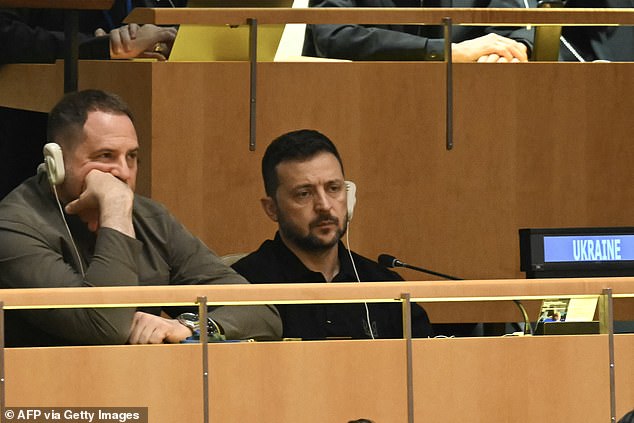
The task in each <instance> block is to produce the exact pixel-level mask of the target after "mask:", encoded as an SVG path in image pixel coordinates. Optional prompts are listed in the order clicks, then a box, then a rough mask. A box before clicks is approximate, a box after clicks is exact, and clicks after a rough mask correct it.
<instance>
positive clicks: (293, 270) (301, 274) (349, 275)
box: [273, 232, 356, 282]
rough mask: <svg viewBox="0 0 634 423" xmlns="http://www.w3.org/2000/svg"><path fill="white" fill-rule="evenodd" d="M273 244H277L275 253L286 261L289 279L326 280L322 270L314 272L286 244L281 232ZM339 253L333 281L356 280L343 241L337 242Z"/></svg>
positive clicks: (277, 233)
mask: <svg viewBox="0 0 634 423" xmlns="http://www.w3.org/2000/svg"><path fill="white" fill-rule="evenodd" d="M273 244H274V246H275V254H276V255H277V256H278V258H279V259H280V262H282V263H284V269H283V272H284V275H285V276H286V277H287V278H288V280H297V281H301V282H326V279H325V278H324V276H323V275H322V274H321V273H320V272H313V271H312V270H310V269H308V268H307V267H306V266H305V265H304V263H302V261H301V260H300V259H299V258H298V257H297V256H296V255H295V254H294V253H293V252H292V251H291V250H290V249H289V248H288V247H287V246H286V244H284V242H283V241H282V238H281V237H280V233H279V232H276V233H275V238H274V239H273ZM337 255H338V257H339V273H338V274H337V275H336V276H335V278H334V279H333V282H344V281H349V282H352V281H356V278H355V276H354V269H353V268H352V263H351V262H350V257H349V255H348V250H347V248H346V247H345V245H344V244H343V242H341V241H339V242H338V244H337Z"/></svg>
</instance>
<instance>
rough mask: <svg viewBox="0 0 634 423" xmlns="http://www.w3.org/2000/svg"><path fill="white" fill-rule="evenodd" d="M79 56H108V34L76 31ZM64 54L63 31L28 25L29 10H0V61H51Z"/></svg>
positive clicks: (106, 57) (96, 57)
mask: <svg viewBox="0 0 634 423" xmlns="http://www.w3.org/2000/svg"><path fill="white" fill-rule="evenodd" d="M78 41H79V57H80V58H82V59H109V58H110V39H109V37H107V36H105V37H91V36H89V35H86V34H81V33H80V34H78ZM63 54H64V33H63V32H61V31H50V30H47V29H45V28H42V27H39V26H31V25H29V22H28V12H22V11H21V10H9V9H2V10H0V64H4V63H53V62H54V61H55V60H57V59H61V58H62V57H63Z"/></svg>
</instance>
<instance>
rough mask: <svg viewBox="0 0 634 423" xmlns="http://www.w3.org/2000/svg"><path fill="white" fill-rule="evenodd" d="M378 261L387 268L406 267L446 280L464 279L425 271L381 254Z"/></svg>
mask: <svg viewBox="0 0 634 423" xmlns="http://www.w3.org/2000/svg"><path fill="white" fill-rule="evenodd" d="M378 261H379V263H380V264H382V265H383V266H385V267H388V268H392V267H405V268H407V269H412V270H417V271H419V272H423V273H428V274H430V275H434V276H439V277H441V278H445V279H451V280H454V281H460V280H462V278H457V277H455V276H450V275H445V274H444V273H439V272H434V271H433V270H428V269H423V268H422V267H417V266H412V265H411V264H407V263H403V262H402V261H400V260H399V259H397V258H396V257H394V256H391V255H389V254H380V255H379V258H378Z"/></svg>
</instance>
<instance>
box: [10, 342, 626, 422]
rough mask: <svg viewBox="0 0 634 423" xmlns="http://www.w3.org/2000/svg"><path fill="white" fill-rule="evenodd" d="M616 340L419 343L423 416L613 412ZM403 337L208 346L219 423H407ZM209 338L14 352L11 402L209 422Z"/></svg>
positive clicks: (620, 393)
mask: <svg viewBox="0 0 634 423" xmlns="http://www.w3.org/2000/svg"><path fill="white" fill-rule="evenodd" d="M607 341H608V338H607V336H604V335H592V336H547V337H516V338H462V339H426V340H415V341H414V345H413V346H414V401H415V418H416V421H432V422H435V421H473V422H487V423H497V422H516V421H522V422H526V423H538V422H539V423H541V422H543V421H557V422H561V423H576V422H579V421H593V422H594V421H609V417H610V397H609V366H608V360H607V345H608V342H607ZM615 341H616V342H615V344H616V349H617V350H616V353H617V354H616V363H617V366H616V381H617V385H616V387H617V391H616V400H617V415H618V416H621V415H623V414H625V412H627V411H628V410H630V409H631V408H632V406H634V404H633V403H632V398H633V396H632V386H631V385H632V384H631V380H632V377H634V367H633V365H632V360H631V351H632V349H633V348H634V335H617V336H616V337H615ZM404 348H405V344H404V341H400V340H380V341H312V342H311V341H305V342H269V343H257V342H256V343H226V344H210V345H209V363H210V366H211V367H210V376H209V377H210V395H211V396H210V403H209V405H210V410H211V419H210V420H211V421H221V422H228V423H233V422H236V423H237V422H244V421H267V422H268V421H270V422H273V421H275V422H297V421H302V422H306V423H313V422H315V423H322V422H324V421H333V422H340V421H343V422H345V421H348V420H351V419H356V418H360V417H365V418H369V419H373V420H374V421H377V422H392V423H404V422H405V421H407V409H406V387H405V381H406V379H405V372H406V368H405V349H404ZM200 352H201V350H200V346H197V345H147V346H117V347H63V348H15V349H8V350H6V404H7V406H9V407H19V406H29V407H38V406H40V407H42V406H50V407H86V406H94V407H106V406H119V407H126V406H128V407H131V406H147V407H148V408H149V421H151V422H153V423H163V422H175V421H192V422H193V421H201V420H202V404H201V401H202V375H201V373H200V372H201V357H200Z"/></svg>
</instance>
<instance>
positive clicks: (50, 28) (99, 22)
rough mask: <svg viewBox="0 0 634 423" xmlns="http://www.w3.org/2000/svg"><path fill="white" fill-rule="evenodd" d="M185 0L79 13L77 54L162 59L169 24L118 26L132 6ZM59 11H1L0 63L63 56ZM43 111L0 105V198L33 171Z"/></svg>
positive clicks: (176, 2)
mask: <svg viewBox="0 0 634 423" xmlns="http://www.w3.org/2000/svg"><path fill="white" fill-rule="evenodd" d="M184 4H185V0H134V1H132V0H115V1H114V3H113V6H112V8H111V9H110V10H106V11H102V10H81V11H79V12H78V13H79V34H78V43H79V58H80V59H126V58H134V57H148V58H155V59H158V60H164V59H165V58H166V57H167V56H168V55H169V51H170V49H171V46H172V44H173V42H174V37H175V35H176V29H175V28H173V27H158V26H155V25H142V26H141V25H136V24H129V25H123V24H122V22H123V19H124V18H125V17H126V16H127V15H128V14H129V13H130V11H131V9H132V8H133V7H172V6H184ZM64 41H65V37H64V11H63V10H61V9H0V65H3V64H8V63H53V62H55V60H58V59H62V58H63V55H64ZM46 120H47V118H46V113H41V112H35V111H30V110H17V109H13V108H9V107H0V155H1V156H2V157H5V158H10V160H7V163H6V165H5V166H3V167H2V170H1V171H0V199H2V198H3V197H4V196H5V195H7V194H8V193H9V192H10V191H11V190H12V189H13V188H15V187H16V186H17V185H18V184H20V183H21V182H22V181H23V180H24V179H26V178H27V177H29V176H31V175H33V174H34V172H35V168H36V167H37V164H38V162H39V160H40V159H41V151H42V147H43V146H44V144H45V142H46Z"/></svg>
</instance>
